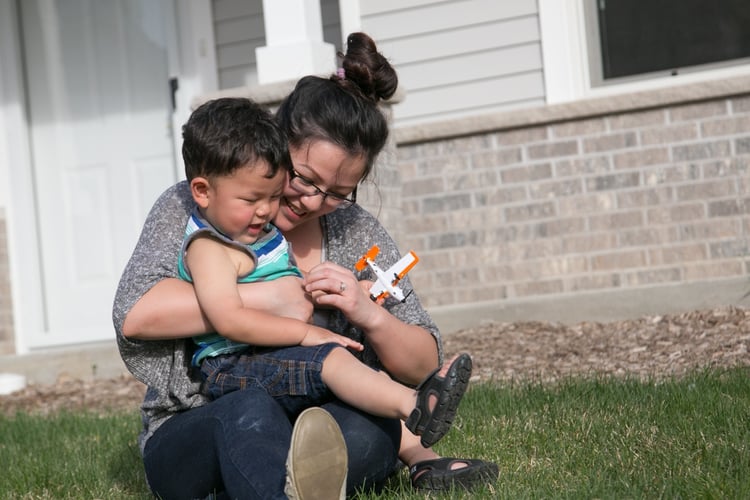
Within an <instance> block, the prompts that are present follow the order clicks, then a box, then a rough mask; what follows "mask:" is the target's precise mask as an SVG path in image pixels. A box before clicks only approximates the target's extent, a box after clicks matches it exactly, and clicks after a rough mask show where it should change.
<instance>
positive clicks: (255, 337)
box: [185, 238, 361, 349]
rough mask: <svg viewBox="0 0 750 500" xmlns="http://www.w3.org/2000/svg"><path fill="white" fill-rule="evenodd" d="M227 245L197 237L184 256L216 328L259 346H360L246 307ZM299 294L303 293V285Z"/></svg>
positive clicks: (198, 297)
mask: <svg viewBox="0 0 750 500" xmlns="http://www.w3.org/2000/svg"><path fill="white" fill-rule="evenodd" d="M232 252H235V253H237V251H236V250H232V249H230V248H229V247H228V246H226V245H223V244H221V243H219V242H218V241H216V240H213V239H210V238H197V239H196V240H195V241H193V242H192V243H191V244H190V249H189V251H188V252H187V254H186V256H185V259H186V263H187V265H188V267H189V269H190V273H191V275H192V278H193V283H194V286H195V293H196V296H197V300H198V303H199V304H200V307H201V309H202V310H203V312H204V314H205V315H206V317H207V318H208V320H209V321H210V323H211V324H212V325H213V326H214V328H215V329H216V331H217V332H218V333H220V334H221V335H223V336H224V337H226V338H228V339H230V340H234V341H237V342H243V343H246V344H253V345H262V346H287V345H317V344H321V343H326V342H335V343H338V344H341V345H343V346H345V347H352V348H354V349H361V345H360V344H359V343H358V342H354V341H353V340H351V339H349V338H347V337H343V336H341V335H337V334H334V333H332V332H329V331H328V330H325V329H322V328H319V327H316V326H314V325H311V324H309V323H306V322H303V321H300V320H297V319H291V318H285V317H280V316H276V315H273V314H270V313H268V312H265V311H260V310H257V309H251V308H246V307H245V306H244V304H243V301H242V298H241V296H240V293H239V290H238V286H237V282H236V281H237V276H238V274H239V273H238V263H237V262H236V261H235V260H234V259H233V258H232V257H231V255H232ZM299 293H300V294H303V291H302V287H301V285H300V287H299Z"/></svg>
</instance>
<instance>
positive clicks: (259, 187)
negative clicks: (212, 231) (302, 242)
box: [191, 161, 286, 244]
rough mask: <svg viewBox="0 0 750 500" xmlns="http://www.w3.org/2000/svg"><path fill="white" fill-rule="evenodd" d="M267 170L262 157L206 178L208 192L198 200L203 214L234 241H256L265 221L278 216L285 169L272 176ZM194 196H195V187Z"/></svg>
mask: <svg viewBox="0 0 750 500" xmlns="http://www.w3.org/2000/svg"><path fill="white" fill-rule="evenodd" d="M267 172H268V165H267V163H266V162H265V161H260V162H257V163H251V164H247V165H244V166H242V167H240V168H238V169H237V170H235V171H234V173H232V175H228V176H221V177H215V178H213V179H211V180H210V181H206V183H207V186H206V188H205V195H204V196H199V197H198V199H196V200H195V201H196V203H198V205H199V206H200V207H201V212H202V213H203V216H204V217H205V218H206V220H208V222H210V223H211V224H213V225H214V227H216V228H217V229H218V230H219V231H221V232H222V233H224V234H225V235H226V236H228V237H230V238H232V239H233V240H235V241H238V242H240V243H244V244H249V243H254V242H255V241H257V240H258V238H259V237H260V236H261V235H262V233H263V228H264V227H265V226H266V224H268V223H269V222H270V221H271V220H273V218H274V217H276V213H277V212H278V211H279V200H280V199H281V194H282V192H283V189H284V184H285V183H286V171H285V170H284V169H282V168H280V169H279V170H278V171H277V173H276V175H275V176H273V177H272V178H268V177H266V174H267ZM204 180H205V178H204ZM195 181H196V179H193V183H195ZM191 184H192V183H191ZM193 197H194V198H196V195H195V189H194V190H193Z"/></svg>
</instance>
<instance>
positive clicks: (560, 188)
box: [397, 81, 750, 308]
mask: <svg viewBox="0 0 750 500" xmlns="http://www.w3.org/2000/svg"><path fill="white" fill-rule="evenodd" d="M740 83H742V84H743V85H744V86H742V85H741V87H742V88H744V89H748V88H750V87H748V86H747V82H744V81H742V82H740ZM688 90H689V91H690V92H688V94H689V95H697V97H695V98H690V97H688V98H684V97H683V96H682V94H681V93H680V92H678V91H674V92H670V91H669V90H667V91H662V92H660V93H659V95H657V97H656V98H654V93H643V94H641V95H637V96H626V97H624V98H621V99H619V101H620V104H619V105H618V106H615V105H612V103H611V101H612V100H607V99H600V100H599V101H598V102H596V103H594V104H593V105H592V104H591V103H579V104H578V105H573V106H567V107H565V109H562V107H558V108H557V109H548V110H539V111H538V112H537V113H536V118H534V119H528V118H526V117H523V113H518V112H516V113H515V116H516V118H515V119H512V118H511V119H505V118H502V117H501V118H499V119H498V120H497V121H498V122H499V123H500V125H499V126H498V127H496V129H495V130H484V131H478V132H473V133H469V134H466V133H465V132H464V133H462V134H461V130H462V129H461V127H460V126H458V127H455V130H456V131H457V134H461V136H460V137H456V136H455V135H451V134H450V133H449V132H448V133H442V134H438V135H441V137H437V138H432V137H429V135H430V134H429V130H428V131H424V130H422V131H419V132H416V131H415V134H414V135H413V137H411V138H408V133H406V134H405V133H403V131H402V133H401V140H400V143H399V146H398V149H397V162H398V169H399V176H400V183H401V196H402V215H403V217H402V219H401V222H400V223H401V227H400V228H399V232H398V233H397V239H398V240H399V244H400V246H401V247H402V249H403V250H408V249H414V250H416V251H417V253H418V254H419V256H420V258H421V259H422V262H421V263H420V266H419V267H418V268H417V269H418V270H417V269H415V271H414V272H413V273H412V280H413V282H414V285H415V287H416V288H417V290H418V292H419V295H420V297H421V299H422V300H423V302H424V304H425V305H426V306H428V307H430V308H434V307H438V306H445V305H456V304H469V303H474V302H485V301H490V302H492V301H499V302H502V301H507V300H509V299H514V300H515V299H523V298H531V297H541V296H555V297H559V296H564V295H574V294H578V293H582V292H596V291H609V290H617V289H635V288H638V287H649V286H655V285H666V284H680V283H690V282H698V281H710V280H721V279H727V278H738V277H742V276H748V275H750V250H749V248H750V92H749V93H746V94H745V95H742V94H741V93H740V94H737V93H734V94H733V95H721V94H722V93H723V92H717V94H718V95H717V96H716V97H709V98H706V97H705V94H706V91H705V86H693V87H691V88H690V89H688ZM407 99H408V96H407ZM639 103H646V104H645V105H643V106H639V105H638V104H639ZM529 114H534V113H533V112H530V113H529ZM519 117H521V118H519ZM514 121H515V122H517V123H516V124H514V123H513V122H514ZM450 128H451V126H450V125H448V126H445V127H444V129H445V130H450ZM407 132H408V131H407ZM457 134H456V135H457ZM405 138H406V139H405ZM748 289H749V290H750V285H749V286H748Z"/></svg>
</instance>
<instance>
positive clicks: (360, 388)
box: [322, 349, 417, 420]
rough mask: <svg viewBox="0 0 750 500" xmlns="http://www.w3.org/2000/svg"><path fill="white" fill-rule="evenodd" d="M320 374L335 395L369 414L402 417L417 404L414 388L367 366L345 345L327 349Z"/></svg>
mask: <svg viewBox="0 0 750 500" xmlns="http://www.w3.org/2000/svg"><path fill="white" fill-rule="evenodd" d="M322 377H323V382H324V383H325V384H326V385H327V386H328V387H329V388H330V389H331V391H332V392H333V393H334V394H336V396H337V397H338V398H339V399H341V400H342V401H344V402H346V403H349V404H350V405H352V406H354V407H356V408H359V409H360V410H362V411H365V412H367V413H370V414H371V415H377V416H380V417H387V418H398V419H401V420H404V419H406V418H407V417H408V416H409V414H410V413H411V412H412V410H413V409H414V407H415V406H416V404H417V391H415V390H414V389H411V388H409V387H407V386H405V385H402V384H399V383H398V382H396V381H395V380H393V379H392V378H390V377H389V376H388V374H386V373H385V372H382V371H378V370H374V369H372V368H370V367H369V366H367V365H365V364H364V363H362V362H361V361H359V360H358V359H357V358H355V357H354V355H353V354H352V353H350V352H349V351H347V350H346V349H333V350H332V351H331V353H330V354H329V355H328V357H326V360H325V362H324V363H323V370H322Z"/></svg>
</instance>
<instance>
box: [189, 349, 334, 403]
mask: <svg viewBox="0 0 750 500" xmlns="http://www.w3.org/2000/svg"><path fill="white" fill-rule="evenodd" d="M336 347H341V346H340V345H339V344H334V343H329V344H322V345H317V346H312V347H303V346H291V347H252V346H250V347H248V348H247V349H246V350H244V351H241V352H238V353H233V354H223V355H220V356H216V357H212V358H206V359H204V360H203V362H202V363H201V374H202V375H203V379H204V384H203V391H204V393H205V394H206V395H207V396H208V397H210V398H211V399H216V398H219V397H221V396H223V395H224V394H227V393H230V392H234V391H238V390H242V389H246V388H249V387H255V388H260V389H263V390H265V391H266V392H267V393H268V394H269V395H270V396H272V397H273V398H274V399H276V400H277V401H278V402H279V404H281V406H282V407H284V409H285V410H286V412H287V414H288V415H290V416H296V415H297V414H299V413H300V412H301V411H302V410H304V409H306V408H309V407H310V406H319V405H321V404H324V403H327V402H328V401H330V400H331V399H332V398H333V395H332V394H331V391H330V390H328V387H326V385H325V384H324V383H323V379H322V375H321V371H322V369H323V361H324V360H325V359H326V357H328V354H330V352H331V351H332V350H333V349H335V348H336Z"/></svg>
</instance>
